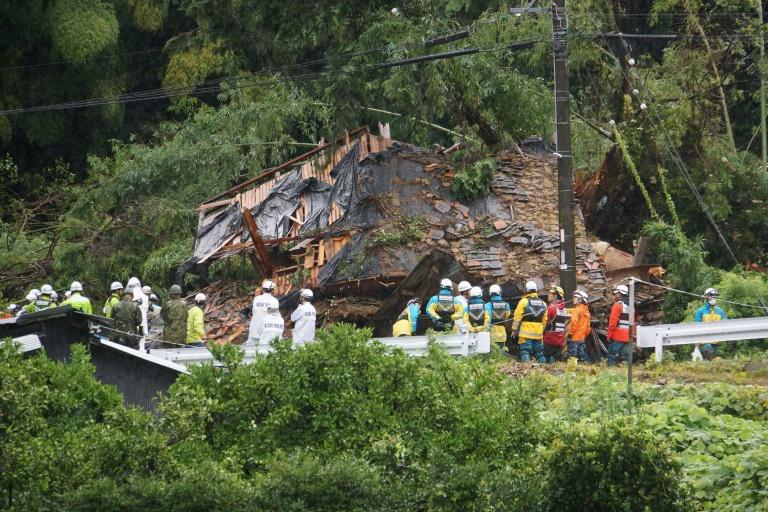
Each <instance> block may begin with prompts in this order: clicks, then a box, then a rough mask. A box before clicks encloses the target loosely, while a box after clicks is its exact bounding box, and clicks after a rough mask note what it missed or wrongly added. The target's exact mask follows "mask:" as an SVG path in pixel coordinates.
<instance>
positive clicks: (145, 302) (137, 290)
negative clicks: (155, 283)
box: [133, 284, 149, 336]
mask: <svg viewBox="0 0 768 512" xmlns="http://www.w3.org/2000/svg"><path fill="white" fill-rule="evenodd" d="M139 299H141V304H139V310H140V311H141V334H143V335H144V336H146V335H147V334H149V325H148V323H147V313H149V297H147V294H145V293H144V292H143V291H141V285H140V284H139V285H136V286H134V287H133V301H134V302H139Z"/></svg>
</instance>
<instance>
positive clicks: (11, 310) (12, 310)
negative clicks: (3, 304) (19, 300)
mask: <svg viewBox="0 0 768 512" xmlns="http://www.w3.org/2000/svg"><path fill="white" fill-rule="evenodd" d="M5 309H6V310H7V311H8V312H9V313H15V312H16V310H18V309H19V306H17V305H16V304H8V307H7V308H5Z"/></svg>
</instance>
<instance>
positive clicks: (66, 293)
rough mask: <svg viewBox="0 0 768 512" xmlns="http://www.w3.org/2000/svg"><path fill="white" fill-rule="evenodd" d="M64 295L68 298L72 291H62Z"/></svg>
mask: <svg viewBox="0 0 768 512" xmlns="http://www.w3.org/2000/svg"><path fill="white" fill-rule="evenodd" d="M64 296H65V297H66V298H70V297H71V296H72V292H71V291H69V290H67V291H65V292H64Z"/></svg>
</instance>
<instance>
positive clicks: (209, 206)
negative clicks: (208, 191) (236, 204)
mask: <svg viewBox="0 0 768 512" xmlns="http://www.w3.org/2000/svg"><path fill="white" fill-rule="evenodd" d="M232 201H234V198H230V199H222V200H221V201H214V202H212V203H205V204H201V205H200V206H198V207H197V211H199V212H201V213H202V212H205V211H206V210H210V209H212V208H218V207H219V206H229V205H230V204H232Z"/></svg>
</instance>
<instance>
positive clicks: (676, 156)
mask: <svg viewBox="0 0 768 512" xmlns="http://www.w3.org/2000/svg"><path fill="white" fill-rule="evenodd" d="M592 21H593V23H594V24H595V26H596V28H598V29H599V27H597V24H596V23H595V22H594V20H592ZM603 42H604V43H605V44H606V46H607V45H608V40H607V39H606V38H605V37H603ZM619 69H620V70H621V73H622V75H623V76H624V78H625V79H626V80H627V83H630V84H632V86H633V88H636V87H635V85H634V81H633V80H632V78H631V77H630V76H629V74H628V73H627V72H626V71H625V70H624V68H623V67H621V66H619ZM643 89H644V90H646V89H645V87H643ZM648 94H649V95H650V96H651V99H653V100H654V101H655V97H654V96H653V93H652V92H650V91H648ZM650 110H651V113H652V115H655V116H656V118H657V120H658V122H659V124H658V125H657V124H656V123H654V121H653V119H652V118H651V117H649V118H648V119H649V121H650V122H651V124H652V125H653V127H654V129H655V130H656V131H657V132H659V133H661V135H662V142H663V143H664V145H665V146H666V147H667V150H668V151H669V153H670V155H671V156H672V161H673V162H674V163H675V164H676V165H677V167H678V169H679V170H680V172H681V174H682V175H683V179H684V180H685V182H686V184H687V185H688V187H689V188H690V190H691V192H692V193H693V195H694V197H695V198H696V201H697V202H698V203H699V206H700V207H701V209H702V210H703V211H704V215H705V216H706V217H707V220H709V222H710V224H712V227H713V228H714V229H715V232H716V233H717V235H718V237H719V238H720V241H721V242H722V243H723V245H724V246H725V248H726V249H727V250H728V253H729V255H730V256H731V258H732V259H733V261H734V262H735V263H736V264H737V265H740V264H741V262H740V261H739V260H738V258H736V255H735V254H734V252H733V250H732V249H731V246H730V244H729V243H728V241H727V240H726V239H725V235H723V233H722V231H721V230H720V226H719V225H718V224H717V221H715V218H714V216H713V215H712V213H711V212H710V211H709V207H707V205H706V203H705V202H704V198H703V197H702V196H701V193H700V192H699V190H698V187H696V184H695V183H694V181H693V178H692V177H691V175H690V173H689V172H688V168H687V166H686V165H685V162H683V159H682V157H681V156H680V153H679V152H678V151H677V148H676V147H675V145H674V143H673V142H672V139H671V137H669V134H668V133H667V132H666V130H665V129H664V126H663V123H662V120H661V116H659V114H658V113H657V112H656V111H655V110H654V109H650Z"/></svg>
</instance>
